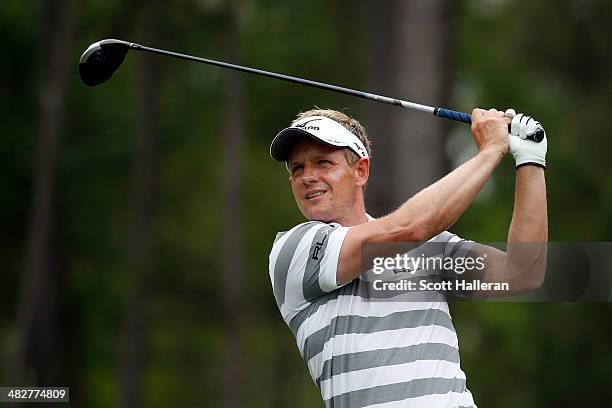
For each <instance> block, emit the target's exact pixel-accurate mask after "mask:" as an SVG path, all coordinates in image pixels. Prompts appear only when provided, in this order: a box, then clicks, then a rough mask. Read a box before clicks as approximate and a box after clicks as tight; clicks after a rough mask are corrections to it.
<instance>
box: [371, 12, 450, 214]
mask: <svg viewBox="0 0 612 408" xmlns="http://www.w3.org/2000/svg"><path fill="white" fill-rule="evenodd" d="M449 3H450V2H449V1H447V0H430V1H401V0H393V1H390V2H388V3H385V7H381V6H380V4H372V9H371V10H370V13H369V14H370V17H371V20H370V21H371V36H370V38H371V41H372V43H371V45H370V47H369V48H370V53H369V55H370V62H369V70H368V72H369V76H370V77H369V80H368V87H367V88H368V89H369V90H370V92H374V93H380V94H384V95H388V96H393V97H397V98H400V99H406V100H410V101H415V102H421V103H424V104H429V105H434V106H446V102H447V97H448V94H449V92H448V80H447V78H448V74H449V71H450V58H449V56H450V48H451V47H450V46H449V42H450V37H451V36H450V21H451V19H450V11H449V8H450V4H449ZM368 108H369V113H368V130H369V135H370V136H371V138H372V139H373V141H374V159H373V162H372V175H371V186H370V187H368V197H367V202H368V205H369V209H370V211H372V212H373V213H374V214H376V215H378V216H381V215H384V214H386V213H388V212H390V211H392V210H394V209H396V208H397V207H398V206H400V205H401V204H402V203H403V202H404V201H406V200H407V199H408V198H409V197H410V196H412V195H414V194H415V193H417V192H418V191H419V190H421V189H422V188H423V187H426V186H427V185H429V184H431V183H433V182H434V181H436V180H437V179H439V178H440V177H441V176H443V175H444V174H445V173H446V172H447V170H448V168H449V161H448V159H447V157H446V154H445V144H444V141H445V138H444V132H445V129H446V123H445V122H444V121H443V120H441V119H436V118H434V117H433V116H432V115H427V114H425V113H421V112H412V111H407V110H401V108H395V107H391V106H388V105H383V104H377V103H372V104H370V105H368Z"/></svg>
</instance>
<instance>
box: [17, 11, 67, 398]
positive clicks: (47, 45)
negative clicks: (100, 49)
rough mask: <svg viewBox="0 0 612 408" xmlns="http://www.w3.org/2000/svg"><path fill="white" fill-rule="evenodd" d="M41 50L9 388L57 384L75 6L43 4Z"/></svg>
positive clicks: (58, 378) (58, 377) (58, 375)
mask: <svg viewBox="0 0 612 408" xmlns="http://www.w3.org/2000/svg"><path fill="white" fill-rule="evenodd" d="M42 11H43V12H42V21H41V27H42V32H41V41H40V44H41V51H40V62H41V65H40V78H41V84H40V139H39V142H38V146H37V152H36V160H35V164H36V168H35V172H34V191H33V194H32V204H31V215H30V226H29V231H28V242H27V255H26V256H27V257H26V259H25V272H24V275H23V281H22V283H21V291H20V298H19V308H18V338H17V344H16V349H15V351H14V355H13V361H12V364H11V365H10V367H9V369H10V372H9V373H8V376H7V377H8V378H9V379H10V381H11V384H13V385H26V384H28V385H47V386H51V385H59V384H58V382H59V380H60V375H61V372H60V368H61V367H60V359H59V354H60V352H61V350H60V345H61V342H60V339H59V334H60V333H59V330H58V325H59V316H58V304H57V302H58V296H57V291H58V285H57V282H58V280H59V279H61V271H60V269H59V268H58V266H57V259H58V257H57V254H56V247H57V242H56V239H57V237H56V231H55V217H56V214H55V179H56V173H57V167H58V164H57V163H58V156H59V151H60V146H61V139H62V138H61V136H62V133H63V131H64V120H65V117H64V113H65V112H64V111H65V98H66V94H67V92H68V85H69V81H68V79H69V74H70V73H71V72H72V71H73V64H72V63H73V61H72V59H71V57H72V54H71V51H72V50H73V48H74V46H73V43H74V24H75V19H76V5H75V3H74V2H73V1H72V0H64V1H61V0H46V1H45V2H44V4H43V8H42Z"/></svg>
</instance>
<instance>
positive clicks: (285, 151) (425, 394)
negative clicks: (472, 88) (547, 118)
mask: <svg viewBox="0 0 612 408" xmlns="http://www.w3.org/2000/svg"><path fill="white" fill-rule="evenodd" d="M472 121H473V123H472V135H473V138H474V141H475V143H476V146H477V148H478V152H477V153H476V154H475V155H474V157H472V158H471V159H469V160H468V161H466V162H465V163H463V164H462V165H461V166H459V167H457V168H456V169H454V170H453V171H452V172H450V173H449V174H447V175H446V176H445V177H443V178H442V179H440V180H438V181H437V182H435V183H434V184H432V185H430V186H429V187H427V188H425V189H424V190H422V191H421V192H419V193H418V194H416V195H415V196H413V197H412V198H409V199H407V201H406V202H405V203H404V204H403V205H401V206H400V207H399V208H398V209H397V210H396V211H394V212H392V213H391V214H389V215H386V216H384V217H382V218H379V219H373V218H372V217H370V216H369V215H368V214H367V212H366V208H365V204H364V190H365V188H366V185H367V183H368V177H369V175H370V156H371V150H370V142H369V140H368V137H367V135H366V132H365V129H364V127H363V126H362V125H361V124H360V123H359V122H358V121H357V120H355V119H353V118H350V117H348V116H347V115H345V114H343V113H341V112H337V111H334V110H320V109H317V110H311V111H308V112H304V113H300V114H299V115H298V116H297V118H296V119H295V120H294V121H293V123H292V124H291V126H290V127H288V128H286V129H284V130H282V131H281V132H280V133H279V134H278V135H277V136H276V137H275V138H274V140H273V142H272V144H271V146H270V154H271V156H272V158H274V159H275V160H278V161H280V162H284V163H285V165H286V167H287V170H288V171H289V183H290V185H291V190H292V192H293V196H294V198H295V202H296V204H297V206H298V207H299V209H300V211H301V212H302V214H303V215H304V217H305V218H306V219H307V220H308V221H307V222H305V223H302V224H299V225H296V226H295V227H293V228H291V229H290V230H289V231H287V232H282V233H279V234H277V236H276V240H275V241H274V245H273V247H272V251H271V253H270V264H269V272H270V279H271V281H272V288H273V292H274V297H275V299H276V302H277V305H278V307H279V309H280V312H281V315H282V317H283V319H284V321H285V322H286V324H287V325H288V326H289V328H290V329H291V331H292V332H293V334H294V336H295V338H296V341H297V345H298V348H299V350H300V353H301V355H302V357H303V359H304V361H305V362H306V365H307V366H308V370H309V372H310V375H311V377H312V379H313V381H314V382H315V384H316V385H317V387H318V388H319V390H320V392H321V396H322V398H323V401H324V403H325V406H327V407H335V408H339V407H351V408H355V407H370V406H372V407H377V408H383V407H384V408H391V407H394V408H395V407H474V406H475V403H474V399H473V397H472V394H471V393H470V391H469V390H468V389H467V387H466V377H465V374H464V372H463V371H462V370H461V367H460V361H459V343H458V340H457V335H456V332H455V329H454V327H453V324H452V320H451V316H450V313H449V308H448V305H447V302H446V298H445V297H442V298H439V299H436V300H432V301H406V300H402V298H401V297H399V298H398V299H397V300H396V299H388V301H380V299H374V295H373V291H371V290H364V289H365V287H366V285H367V283H366V282H365V281H364V280H363V275H362V274H361V272H362V265H361V262H362V259H361V256H362V252H361V251H362V245H363V244H364V243H398V242H414V243H426V242H427V241H429V242H437V243H440V244H442V245H443V246H444V247H445V249H444V253H445V254H450V255H449V256H455V257H456V256H460V255H461V256H465V255H470V256H474V257H477V256H485V257H486V267H485V270H484V271H480V272H479V273H480V275H479V279H480V280H482V281H483V282H506V283H508V284H509V286H510V288H511V291H512V292H517V291H524V290H528V289H532V288H537V287H538V286H539V285H541V283H542V280H543V276H544V268H543V266H542V265H543V261H542V259H543V258H544V257H545V256H543V255H542V253H541V251H537V250H536V251H527V252H528V253H527V254H525V253H523V254H521V256H519V252H521V251H514V252H513V251H511V250H510V247H511V245H513V244H517V245H518V244H520V243H541V244H545V243H546V241H547V236H548V232H547V231H548V229H547V224H548V222H547V207H546V185H545V179H544V168H545V166H546V162H545V156H546V149H547V140H546V138H544V140H543V141H542V142H541V143H536V142H534V141H531V140H527V139H526V135H527V134H530V132H531V131H532V130H533V128H534V126H535V125H537V124H538V122H536V121H535V120H534V119H532V118H530V117H528V116H524V115H522V114H519V115H515V114H514V112H513V111H511V110H509V111H506V112H501V111H497V110H495V109H490V110H482V109H475V110H474V111H473V112H472ZM509 124H511V134H509V133H508V130H509V127H508V125H509ZM508 151H510V153H512V155H513V156H514V159H515V162H516V167H517V169H516V193H515V198H514V211H513V215H512V222H511V224H510V228H509V232H508V248H509V250H508V251H507V252H503V251H500V250H497V249H495V248H492V247H489V246H485V245H481V244H477V243H474V242H472V241H468V240H464V239H461V238H460V237H458V236H457V235H454V234H452V233H450V232H448V231H447V229H448V228H450V227H451V226H452V225H453V224H454V223H455V222H456V221H457V219H458V218H459V217H460V216H461V214H462V213H463V212H464V211H465V209H466V208H467V207H468V206H469V205H470V204H471V203H472V201H473V200H474V198H475V197H476V195H477V194H478V192H479V191H480V189H481V188H482V187H483V186H484V184H485V183H486V182H487V180H488V178H489V177H490V176H491V174H492V173H493V171H494V170H495V168H496V167H497V166H498V165H499V164H500V162H501V161H502V159H503V158H504V155H505V154H506V153H507V152H508ZM406 154H407V155H409V154H410V152H406ZM423 245H425V244H423ZM368 288H370V287H369V286H368Z"/></svg>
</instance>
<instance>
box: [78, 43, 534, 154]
mask: <svg viewBox="0 0 612 408" xmlns="http://www.w3.org/2000/svg"><path fill="white" fill-rule="evenodd" d="M130 49H132V50H136V51H145V52H151V53H153V54H160V55H166V56H169V57H174V58H179V59H185V60H189V61H195V62H200V63H203V64H209V65H215V66H218V67H222V68H228V69H233V70H236V71H242V72H248V73H250V74H256V75H261V76H266V77H269V78H275V79H282V80H283V81H289V82H295V83H298V84H302V85H307V86H313V87H316V88H321V89H327V90H330V91H334V92H339V93H343V94H346V95H352V96H357V97H360V98H365V99H369V100H373V101H377V102H383V103H388V104H391V105H397V106H401V107H403V108H406V109H413V110H417V111H421V112H426V113H430V114H433V115H434V116H438V117H440V118H446V119H451V120H455V121H458V122H464V123H472V117H471V116H470V115H468V114H467V113H463V112H457V111H453V110H449V109H444V108H435V107H432V106H427V105H421V104H418V103H414V102H408V101H403V100H400V99H395V98H389V97H387V96H382V95H376V94H371V93H367V92H363V91H357V90H355V89H350V88H344V87H341V86H336V85H330V84H325V83H323V82H316V81H311V80H308V79H302V78H297V77H292V76H288V75H283V74H277V73H274V72H270V71H263V70H260V69H255V68H249V67H244V66H241V65H235V64H228V63H226V62H221V61H215V60H211V59H206V58H201V57H194V56H192V55H187V54H180V53H177V52H172V51H166V50H161V49H158V48H151V47H147V46H144V45H140V44H136V43H131V42H127V41H122V40H114V39H107V40H102V41H98V42H95V43H93V44H91V45H90V46H89V47H87V49H86V50H85V52H84V53H83V55H81V58H80V60H79V74H80V76H81V80H82V81H83V83H85V85H89V86H96V85H99V84H101V83H103V82H106V81H108V80H109V79H110V77H111V76H112V75H113V73H114V72H115V71H116V70H117V69H118V68H119V66H120V65H121V63H122V62H123V60H124V58H125V55H126V54H127V52H128V51H129V50H130ZM509 127H510V125H508V128H509ZM508 130H509V131H510V129H508ZM544 135H545V133H544V129H543V128H542V127H538V128H537V129H536V131H535V132H534V133H533V134H532V135H529V136H527V138H528V139H531V140H533V141H536V142H541V141H542V140H543V139H544Z"/></svg>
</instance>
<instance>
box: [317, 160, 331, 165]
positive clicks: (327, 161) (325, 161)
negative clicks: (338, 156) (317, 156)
mask: <svg viewBox="0 0 612 408" xmlns="http://www.w3.org/2000/svg"><path fill="white" fill-rule="evenodd" d="M319 164H331V162H330V161H329V160H324V159H321V160H319Z"/></svg>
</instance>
